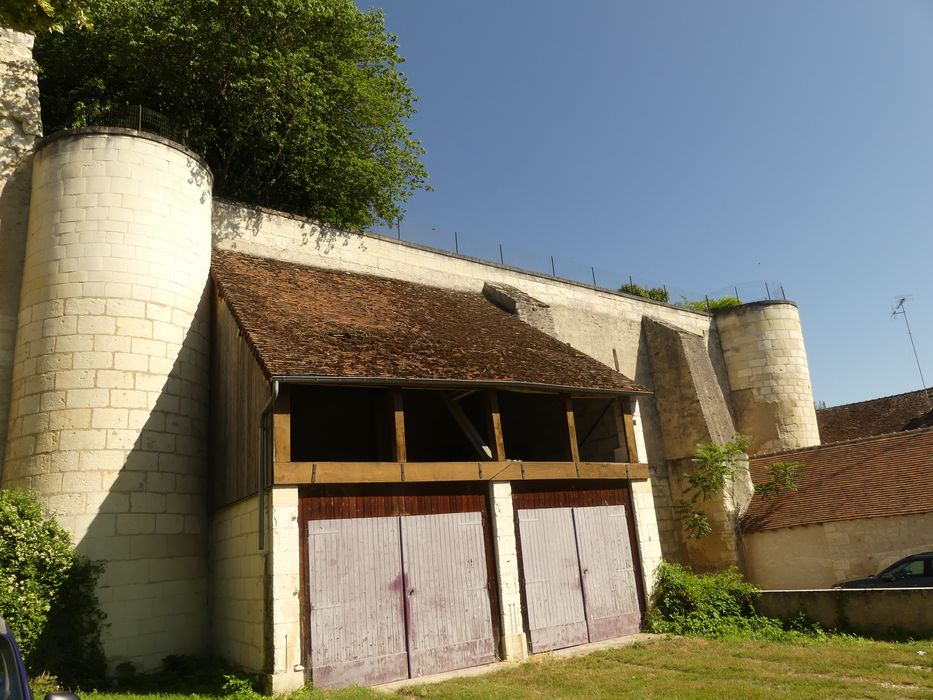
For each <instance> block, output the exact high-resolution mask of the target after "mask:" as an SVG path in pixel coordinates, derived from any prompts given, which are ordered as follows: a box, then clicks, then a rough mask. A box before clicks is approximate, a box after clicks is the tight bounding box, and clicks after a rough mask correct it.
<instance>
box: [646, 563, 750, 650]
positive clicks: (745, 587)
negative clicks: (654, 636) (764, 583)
mask: <svg viewBox="0 0 933 700" xmlns="http://www.w3.org/2000/svg"><path fill="white" fill-rule="evenodd" d="M758 596H759V591H758V589H756V588H755V587H754V586H752V585H751V584H749V583H747V582H746V581H745V579H743V578H742V576H741V574H739V572H738V571H736V570H735V569H729V570H728V571H724V572H722V573H719V574H705V575H697V574H693V573H691V572H690V571H688V570H687V569H685V568H684V567H682V566H680V565H678V564H667V563H663V564H661V566H660V567H659V568H658V573H657V582H656V583H655V588H654V591H653V592H652V601H651V604H652V609H651V612H650V614H649V625H650V627H651V630H652V631H653V632H669V633H672V634H692V635H701V636H707V637H721V636H724V635H727V634H728V633H732V632H735V631H737V630H738V629H741V628H744V627H746V622H745V621H747V620H748V619H750V618H753V617H754V616H755V608H754V603H755V601H756V600H757V599H758Z"/></svg>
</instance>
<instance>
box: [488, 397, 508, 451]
mask: <svg viewBox="0 0 933 700" xmlns="http://www.w3.org/2000/svg"><path fill="white" fill-rule="evenodd" d="M486 404H487V406H488V407H489V449H490V451H491V452H492V459H493V460H494V461H497V462H501V461H503V460H505V441H504V440H503V439H502V417H501V416H500V415H499V394H498V393H497V392H496V390H495V389H487V390H486Z"/></svg>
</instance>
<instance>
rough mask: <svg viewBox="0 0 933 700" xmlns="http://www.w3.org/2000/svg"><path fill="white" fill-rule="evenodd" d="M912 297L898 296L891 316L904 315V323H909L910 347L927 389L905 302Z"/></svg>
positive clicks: (922, 383)
mask: <svg viewBox="0 0 933 700" xmlns="http://www.w3.org/2000/svg"><path fill="white" fill-rule="evenodd" d="M911 299H913V296H912V295H910V294H905V295H903V296H899V297H897V305H896V306H895V307H894V308H893V309H891V318H894V317H895V316H897V315H898V314H900V315H902V316H903V317H904V323H905V324H906V325H907V337H908V338H910V347H911V348H913V351H914V359H915V360H916V361H917V371H918V372H920V384H921V386H922V387H923V388H924V389H926V388H927V383H926V380H924V378H923V370H922V369H920V357H919V356H918V355H917V346H916V345H914V336H913V333H911V332H910V321H908V320H907V307H906V306H905V304H906V303H907V302H908V301H910V300H911Z"/></svg>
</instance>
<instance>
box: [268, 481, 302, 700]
mask: <svg viewBox="0 0 933 700" xmlns="http://www.w3.org/2000/svg"><path fill="white" fill-rule="evenodd" d="M269 500H270V505H269V517H270V520H271V522H270V527H268V528H267V529H266V532H268V533H269V535H268V536H269V537H270V538H271V553H270V563H269V566H268V573H269V582H268V585H269V598H270V602H269V611H270V614H271V618H272V619H271V623H272V624H271V634H272V649H274V652H273V654H272V659H271V666H270V667H268V668H267V669H266V670H267V679H268V683H267V689H268V691H269V692H271V693H275V694H278V693H286V692H290V691H292V690H297V689H298V688H300V687H301V686H302V685H304V683H305V672H304V671H305V669H304V652H303V651H302V648H301V604H300V600H301V596H300V594H301V558H300V544H301V539H300V538H301V533H300V528H299V526H298V488H297V487H277V488H274V489H272V491H271V495H270V499H269ZM268 631H270V630H269V628H268V626H267V632H268Z"/></svg>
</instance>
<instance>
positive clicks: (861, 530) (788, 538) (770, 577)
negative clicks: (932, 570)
mask: <svg viewBox="0 0 933 700" xmlns="http://www.w3.org/2000/svg"><path fill="white" fill-rule="evenodd" d="M744 550H745V562H746V571H745V574H746V577H747V578H748V580H749V581H751V582H752V583H754V584H755V585H756V586H758V587H759V588H765V589H773V590H779V589H780V590H786V589H804V588H828V587H830V586H832V585H834V584H836V583H838V582H839V581H845V580H848V579H853V578H862V577H864V576H870V575H871V574H876V573H878V572H879V571H881V569H883V568H885V567H886V566H888V565H889V564H893V563H894V562H895V561H897V560H898V559H901V558H902V557H906V556H907V555H909V554H916V553H917V552H928V551H931V550H933V512H931V513H925V514H921V515H902V516H895V517H886V518H861V519H858V520H838V521H833V522H828V523H823V524H821V525H803V526H800V527H788V528H780V529H776V530H763V531H761V532H753V533H746V535H745V537H744Z"/></svg>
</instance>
